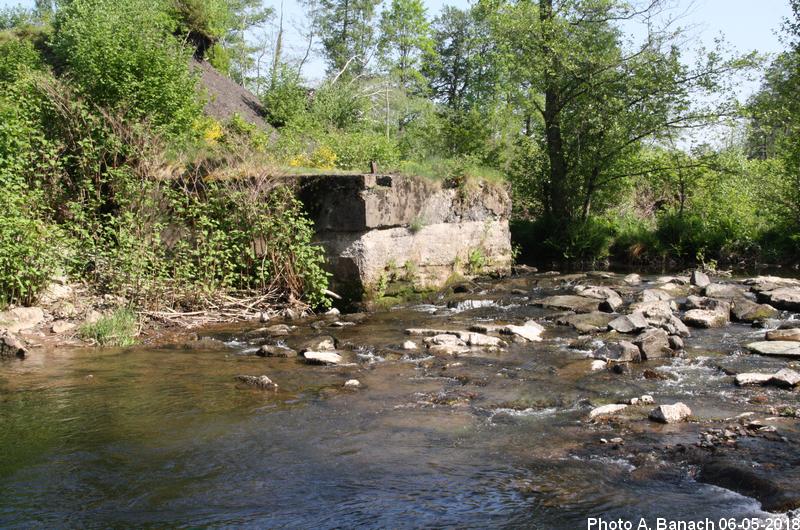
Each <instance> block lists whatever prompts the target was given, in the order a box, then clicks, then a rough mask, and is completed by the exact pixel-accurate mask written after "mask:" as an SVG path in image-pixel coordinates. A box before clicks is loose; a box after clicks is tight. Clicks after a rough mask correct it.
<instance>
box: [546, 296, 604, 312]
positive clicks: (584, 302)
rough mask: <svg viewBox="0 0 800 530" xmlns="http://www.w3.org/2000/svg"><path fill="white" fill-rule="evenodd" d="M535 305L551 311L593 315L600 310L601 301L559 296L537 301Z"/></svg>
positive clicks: (581, 297)
mask: <svg viewBox="0 0 800 530" xmlns="http://www.w3.org/2000/svg"><path fill="white" fill-rule="evenodd" d="M533 304H534V305H538V306H541V307H546V308H549V309H560V310H565V311H574V312H576V313H591V312H593V311H597V310H599V309H600V300H598V299H596V298H590V297H588V296H575V295H557V296H548V297H547V298H543V299H541V300H535V301H534V302H533Z"/></svg>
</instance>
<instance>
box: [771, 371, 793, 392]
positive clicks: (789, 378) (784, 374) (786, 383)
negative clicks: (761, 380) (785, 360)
mask: <svg viewBox="0 0 800 530" xmlns="http://www.w3.org/2000/svg"><path fill="white" fill-rule="evenodd" d="M770 383H771V384H773V385H777V386H782V387H787V388H794V387H796V386H797V384H798V383H800V373H797V372H795V371H794V370H792V369H790V368H784V369H783V370H778V372H776V373H775V375H773V376H772V378H771V379H770Z"/></svg>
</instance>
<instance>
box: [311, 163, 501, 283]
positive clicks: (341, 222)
mask: <svg viewBox="0 0 800 530" xmlns="http://www.w3.org/2000/svg"><path fill="white" fill-rule="evenodd" d="M299 196H300V199H301V201H302V202H303V203H304V205H305V206H306V209H307V211H308V213H309V215H310V217H311V219H312V220H313V221H314V223H315V227H316V231H317V241H318V242H319V243H321V244H322V245H323V246H324V248H325V251H326V255H327V259H328V267H329V271H330V272H331V273H332V274H333V278H332V288H333V290H334V291H336V292H340V293H343V294H344V295H345V296H347V297H348V298H360V297H361V296H362V295H363V294H364V293H370V292H373V293H374V292H381V291H383V290H385V289H386V286H387V285H388V284H389V283H390V282H392V281H394V280H402V281H404V282H406V283H407V284H411V285H413V286H414V288H416V289H430V288H437V287H440V286H442V285H443V284H445V283H446V281H447V280H448V279H449V278H451V277H453V276H455V275H462V276H471V275H474V274H476V273H481V274H485V273H501V274H502V273H507V272H509V271H510V268H511V261H512V257H511V236H510V232H509V227H508V218H509V215H510V213H511V200H510V199H509V196H508V193H507V191H506V190H505V189H504V188H503V187H502V186H499V185H495V184H488V183H481V184H468V185H465V186H462V187H444V186H442V185H441V184H440V183H436V182H432V181H429V180H427V179H423V178H416V177H406V176H397V175H317V176H308V177H302V178H301V181H300V190H299Z"/></svg>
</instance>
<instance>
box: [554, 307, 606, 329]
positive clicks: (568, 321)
mask: <svg viewBox="0 0 800 530" xmlns="http://www.w3.org/2000/svg"><path fill="white" fill-rule="evenodd" d="M612 320H614V315H611V314H609V313H601V312H599V311H593V312H591V313H581V314H578V315H568V316H565V317H561V318H559V319H558V320H557V321H556V322H557V323H558V324H561V325H563V326H571V327H573V328H575V329H576V330H577V331H579V332H580V333H595V332H598V331H605V330H607V329H608V325H609V322H611V321H612Z"/></svg>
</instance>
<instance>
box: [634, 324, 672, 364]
mask: <svg viewBox="0 0 800 530" xmlns="http://www.w3.org/2000/svg"><path fill="white" fill-rule="evenodd" d="M633 343H634V344H635V345H637V346H638V347H639V350H640V351H641V352H642V359H643V360H645V361H646V360H648V359H662V358H664V357H672V355H673V352H672V348H670V347H669V335H667V332H666V331H664V330H663V329H649V330H647V331H644V332H642V333H641V334H640V335H639V336H638V337H636V339H635V340H634V341H633Z"/></svg>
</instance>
